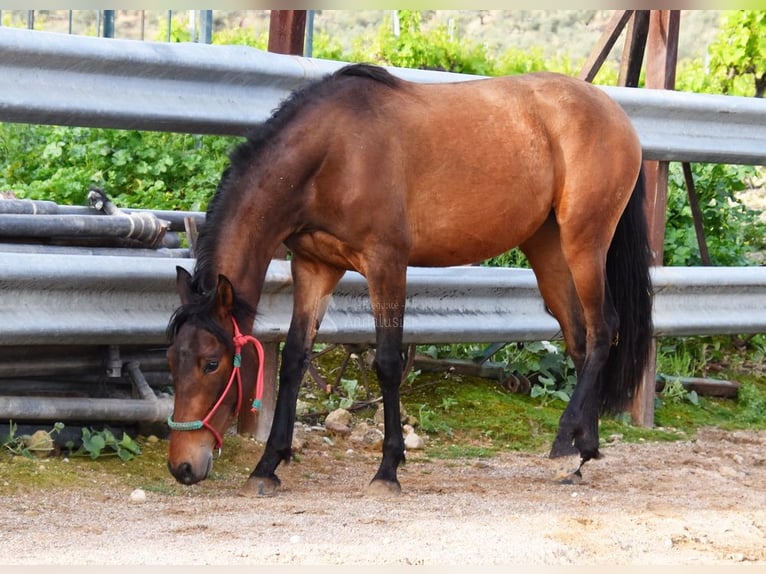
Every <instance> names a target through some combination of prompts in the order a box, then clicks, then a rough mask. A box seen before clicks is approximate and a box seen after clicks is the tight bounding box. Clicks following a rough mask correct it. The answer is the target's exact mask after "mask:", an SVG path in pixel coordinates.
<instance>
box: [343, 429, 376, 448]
mask: <svg viewBox="0 0 766 574" xmlns="http://www.w3.org/2000/svg"><path fill="white" fill-rule="evenodd" d="M349 441H351V442H352V443H354V444H356V445H359V446H360V447H361V448H369V449H378V448H380V447H381V446H382V445H383V431H381V430H380V429H379V428H377V427H371V426H370V425H368V424H367V423H359V424H358V425H356V426H355V427H354V430H353V431H352V433H351V436H350V437H349Z"/></svg>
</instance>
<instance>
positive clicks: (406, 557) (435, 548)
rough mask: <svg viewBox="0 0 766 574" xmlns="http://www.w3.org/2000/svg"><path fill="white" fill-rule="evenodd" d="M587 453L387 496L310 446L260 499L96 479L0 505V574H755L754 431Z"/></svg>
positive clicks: (468, 465) (427, 473)
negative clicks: (88, 572)
mask: <svg viewBox="0 0 766 574" xmlns="http://www.w3.org/2000/svg"><path fill="white" fill-rule="evenodd" d="M243 440H244V439H243ZM251 443H252V441H251ZM162 444H163V443H162V441H161V442H160V446H159V447H158V448H164V447H163V446H162ZM252 445H253V446H252V449H253V452H252V453H246V454H248V456H249V455H252V456H253V457H255V456H257V454H258V452H257V451H258V450H259V449H260V448H261V447H260V445H257V444H256V443H252ZM603 454H604V457H603V458H602V459H601V460H598V461H592V462H589V463H588V464H587V465H586V466H585V468H584V469H583V479H582V481H581V482H580V483H579V484H560V483H558V482H556V481H554V480H552V478H553V476H554V474H555V470H556V469H555V467H554V466H553V465H552V463H551V461H550V460H548V459H547V458H546V457H545V456H544V454H543V453H540V454H519V453H506V454H503V455H500V456H498V457H494V458H486V459H461V460H449V461H445V460H434V459H429V458H427V457H425V456H424V455H422V454H418V453H409V454H408V462H407V464H406V465H405V466H404V468H403V469H402V470H401V472H400V480H401V483H402V487H403V492H402V494H401V495H400V496H398V497H395V498H389V499H380V498H371V497H369V496H365V495H364V487H365V486H366V484H367V483H368V481H369V480H370V478H371V477H372V475H373V473H374V471H375V469H376V467H377V461H378V454H377V453H374V452H367V451H362V452H359V451H349V450H348V447H347V445H343V444H341V443H336V444H335V445H334V446H331V445H328V444H326V443H325V442H322V441H319V442H318V443H317V446H316V447H315V448H307V449H306V450H305V451H304V453H303V454H302V456H301V458H300V460H299V461H297V462H293V463H291V464H290V465H288V466H286V467H283V468H282V469H281V472H280V477H281V479H282V482H283V487H282V490H281V491H280V493H279V495H278V496H276V497H273V498H264V499H252V498H243V497H240V496H238V494H237V491H238V488H239V486H240V485H241V484H242V482H243V481H244V479H245V478H246V476H247V469H246V468H242V470H241V476H240V475H239V472H236V473H234V474H235V475H236V477H231V478H224V479H218V480H208V481H205V482H203V483H201V484H199V485H196V486H193V487H180V486H178V487H176V486H175V485H173V486H172V488H169V490H168V491H166V492H162V491H161V489H159V490H147V491H146V492H145V494H146V498H145V500H143V501H135V500H131V493H133V492H134V489H135V488H134V487H135V485H140V484H142V480H141V477H140V476H136V477H135V483H134V484H133V485H131V484H130V483H131V480H128V481H127V483H126V481H125V480H124V478H125V477H123V478H122V480H117V479H116V478H113V477H112V478H110V476H109V475H108V474H105V473H102V474H99V475H98V478H97V479H93V480H88V481H84V483H83V484H81V485H73V486H68V487H61V488H55V489H39V490H35V489H31V490H30V489H25V490H22V491H21V493H16V494H11V495H8V494H6V495H3V496H0V524H2V527H1V528H0V564H15V565H19V564H26V565H28V564H39V565H44V564H66V565H73V564H104V565H129V564H205V565H211V564H232V565H235V564H299V565H323V564H332V565H355V564H359V565H362V564H363V565H381V564H398V565H421V564H422V565H437V564H459V565H481V564H487V565H491V564H535V565H561V564H566V565H568V564H579V565H590V564H615V565H634V564H637V565H646V564H670V565H673V564H684V565H689V564H717V565H721V564H741V563H749V564H753V563H757V564H766V504H765V503H766V433H764V432H758V433H753V432H742V431H738V432H723V431H719V430H715V429H708V430H705V429H703V430H701V431H699V433H698V435H697V437H696V438H695V439H694V440H689V441H684V442H675V443H652V444H649V443H639V444H626V443H620V442H617V443H616V444H612V445H607V446H606V447H604V448H603ZM223 456H224V459H225V458H226V456H227V455H226V453H224V455H223ZM224 459H222V460H221V461H219V464H223V462H222V461H223V460H224ZM253 462H254V459H253ZM227 476H228V475H227ZM0 480H1V478H0ZM168 484H172V483H170V482H169V483H168ZM6 485H7V483H6ZM176 488H177V489H176Z"/></svg>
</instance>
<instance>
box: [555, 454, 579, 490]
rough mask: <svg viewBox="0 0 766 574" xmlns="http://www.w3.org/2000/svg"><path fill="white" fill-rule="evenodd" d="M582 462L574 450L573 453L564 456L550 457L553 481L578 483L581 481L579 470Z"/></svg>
mask: <svg viewBox="0 0 766 574" xmlns="http://www.w3.org/2000/svg"><path fill="white" fill-rule="evenodd" d="M582 464H583V461H582V459H581V458H580V455H579V453H577V451H576V450H575V454H572V455H569V456H566V457H564V456H558V457H555V458H553V457H552V458H551V461H550V469H551V474H552V476H553V481H554V482H558V483H559V484H579V483H580V482H581V481H582V473H581V472H580V468H581V467H582Z"/></svg>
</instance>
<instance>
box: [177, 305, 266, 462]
mask: <svg viewBox="0 0 766 574" xmlns="http://www.w3.org/2000/svg"><path fill="white" fill-rule="evenodd" d="M231 322H232V323H233V325H234V337H233V338H232V340H233V342H234V358H233V360H232V365H233V368H232V370H231V376H230V377H229V382H228V383H226V387H225V388H224V389H223V392H222V393H221V396H220V397H218V400H217V401H216V403H215V404H214V405H213V408H211V409H210V411H209V412H208V414H207V415H206V416H205V418H204V419H199V420H196V421H188V422H176V421H174V420H173V414H172V413H171V414H170V416H168V420H167V423H168V426H169V427H170V429H171V430H174V431H194V430H200V429H202V428H206V429H208V430H209V431H210V432H211V433H213V436H214V437H215V442H216V444H215V448H217V449H218V451H219V452H220V450H221V446H222V445H223V438H222V437H221V433H219V432H218V431H217V430H216V429H215V427H213V425H211V424H210V419H211V418H212V417H213V415H214V414H215V412H216V411H217V410H218V407H220V406H221V404H222V403H223V400H224V398H226V395H228V394H229V389H230V388H231V386H232V385H233V384H234V381H235V380H236V381H237V410H236V411H235V413H234V416H235V417H236V416H237V415H238V414H239V409H240V407H241V406H242V372H241V366H242V354H241V353H242V347H244V346H245V345H247V344H248V343H252V344H253V347H255V350H256V352H257V353H258V373H257V375H256V379H255V394H254V398H253V402H252V405H251V406H250V410H251V411H252V412H257V411H258V410H259V409H260V408H261V407H262V406H263V357H264V353H263V345H261V342H260V341H259V340H258V339H256V338H255V337H253V336H252V335H243V334H242V332H241V331H240V330H239V325H237V321H236V320H235V319H234V317H232V318H231Z"/></svg>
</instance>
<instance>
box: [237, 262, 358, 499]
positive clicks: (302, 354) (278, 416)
mask: <svg viewBox="0 0 766 574" xmlns="http://www.w3.org/2000/svg"><path fill="white" fill-rule="evenodd" d="M291 267H292V273H293V284H294V297H293V317H292V320H291V322H290V328H289V330H288V332H287V338H286V339H285V345H284V348H283V349H282V363H281V365H280V369H279V390H278V393H277V404H276V408H275V412H274V420H273V422H272V424H271V431H270V433H269V438H268V440H267V441H266V447H265V449H264V451H263V455H262V456H261V459H260V461H258V464H257V465H256V466H255V469H254V470H253V472H252V473H251V474H250V478H249V479H248V480H247V482H246V483H245V486H244V487H243V488H242V491H241V494H243V495H245V496H273V495H274V494H276V491H277V489H278V488H279V486H280V484H281V482H280V480H279V477H277V475H276V469H277V467H278V466H279V464H280V463H281V462H283V461H284V462H289V461H290V459H291V457H292V442H293V429H294V427H295V409H296V403H297V401H298V391H299V390H300V385H301V381H302V380H303V376H304V374H305V373H306V369H307V368H308V365H309V361H310V360H311V350H312V347H313V345H314V339H315V338H316V333H317V329H318V328H319V324H320V322H321V321H322V317H323V316H324V313H325V311H326V309H327V305H328V303H329V300H330V294H331V293H332V291H333V289H334V288H335V285H337V283H338V281H339V280H340V278H341V277H342V276H343V270H339V269H336V268H333V267H326V266H323V265H319V264H317V263H315V262H307V261H305V260H303V259H302V258H301V257H300V256H299V255H294V256H293V259H292V262H291Z"/></svg>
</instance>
